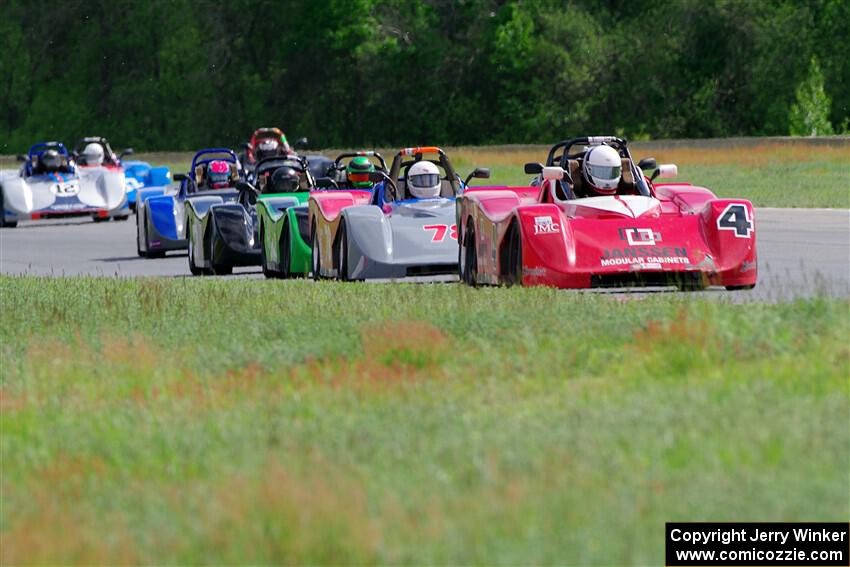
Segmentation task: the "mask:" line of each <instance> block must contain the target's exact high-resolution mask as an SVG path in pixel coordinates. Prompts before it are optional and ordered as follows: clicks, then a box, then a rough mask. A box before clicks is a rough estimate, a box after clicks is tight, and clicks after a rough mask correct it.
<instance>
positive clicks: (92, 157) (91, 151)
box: [82, 143, 104, 166]
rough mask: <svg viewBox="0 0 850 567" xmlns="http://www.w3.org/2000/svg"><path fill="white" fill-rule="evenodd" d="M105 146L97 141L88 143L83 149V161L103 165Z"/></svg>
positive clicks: (87, 163)
mask: <svg viewBox="0 0 850 567" xmlns="http://www.w3.org/2000/svg"><path fill="white" fill-rule="evenodd" d="M103 156H104V153H103V146H101V145H100V144H96V143H91V144H88V145H87V146H86V147H85V149H84V150H83V154H82V157H83V163H84V164H85V165H90V166H91V165H103Z"/></svg>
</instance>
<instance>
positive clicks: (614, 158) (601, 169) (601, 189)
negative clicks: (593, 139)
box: [581, 144, 623, 196]
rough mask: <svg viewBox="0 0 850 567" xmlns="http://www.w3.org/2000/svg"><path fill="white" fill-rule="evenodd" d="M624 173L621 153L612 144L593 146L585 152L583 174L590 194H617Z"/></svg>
mask: <svg viewBox="0 0 850 567" xmlns="http://www.w3.org/2000/svg"><path fill="white" fill-rule="evenodd" d="M622 173H623V172H622V162H621V161H620V154H619V153H617V150H615V149H614V148H612V147H611V146H606V145H605V144H602V145H599V146H593V147H591V148H589V149H588V150H587V153H585V154H584V163H583V164H582V167H581V175H582V177H583V178H584V182H585V185H587V189H588V191H587V193H588V195H589V196H594V195H616V194H617V187H618V186H619V185H620V177H621V176H622Z"/></svg>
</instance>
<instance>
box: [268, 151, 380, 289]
mask: <svg viewBox="0 0 850 567" xmlns="http://www.w3.org/2000/svg"><path fill="white" fill-rule="evenodd" d="M348 158H350V159H349V161H348V162H347V163H344V161H345V160H346V159H348ZM376 170H381V171H386V170H387V167H386V163H385V162H384V158H383V157H382V156H381V154H379V153H378V152H375V151H360V152H347V153H344V154H341V155H339V156H337V158H336V159H335V160H334V161H333V163H332V164H330V166H329V167H328V168H327V170H326V175H325V176H319V177H317V178H316V180H315V184H316V188H315V189H314V190H313V191H322V192H333V191H334V190H336V189H345V190H346V192H345V194H344V196H346V197H347V198H350V191H352V190H355V191H357V190H359V191H362V192H363V195H364V198H367V199H368V197H369V196H370V195H371V191H372V187H373V182H372V181H370V180H369V174H370V173H372V172H374V171H376ZM309 195H310V193H295V194H291V195H287V197H288V198H295V199H297V201H298V202H297V203H293V202H291V201H290V202H288V203H286V202H282V201H280V200H279V198H278V197H279V196H278V195H269V196H268V197H265V196H263V195H260V197H259V198H258V200H257V203H256V215H257V233H258V240H259V245H260V250H261V252H260V254H261V264H262V266H263V274H264V275H265V276H266V277H267V278H288V277H293V276H304V275H307V274H309V273H310V270H311V249H312V246H311V232H310V229H311V227H310V215H309V207H308V205H307V200H308V198H309ZM341 196H343V195H341Z"/></svg>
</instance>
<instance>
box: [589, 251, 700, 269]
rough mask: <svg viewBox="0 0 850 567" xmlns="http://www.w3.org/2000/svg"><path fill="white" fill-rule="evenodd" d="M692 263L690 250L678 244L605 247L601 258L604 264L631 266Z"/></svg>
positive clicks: (601, 262) (601, 263)
mask: <svg viewBox="0 0 850 567" xmlns="http://www.w3.org/2000/svg"><path fill="white" fill-rule="evenodd" d="M636 263H643V264H690V263H691V260H690V258H688V251H687V249H686V248H684V247H681V248H680V247H678V246H675V247H674V246H647V247H645V248H643V247H632V248H630V247H624V248H611V249H605V252H604V254H603V255H602V257H601V258H600V265H602V266H631V265H632V264H636Z"/></svg>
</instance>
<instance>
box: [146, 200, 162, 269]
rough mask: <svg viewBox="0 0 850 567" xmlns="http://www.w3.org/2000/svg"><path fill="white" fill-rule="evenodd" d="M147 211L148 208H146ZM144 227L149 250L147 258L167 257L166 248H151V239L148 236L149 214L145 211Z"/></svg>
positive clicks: (147, 249)
mask: <svg viewBox="0 0 850 567" xmlns="http://www.w3.org/2000/svg"><path fill="white" fill-rule="evenodd" d="M145 210H146V211H147V209H145ZM144 229H145V250H146V251H147V252H146V254H145V258H148V259H155V258H165V250H151V240H150V236H148V215H147V212H145V218H144Z"/></svg>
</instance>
